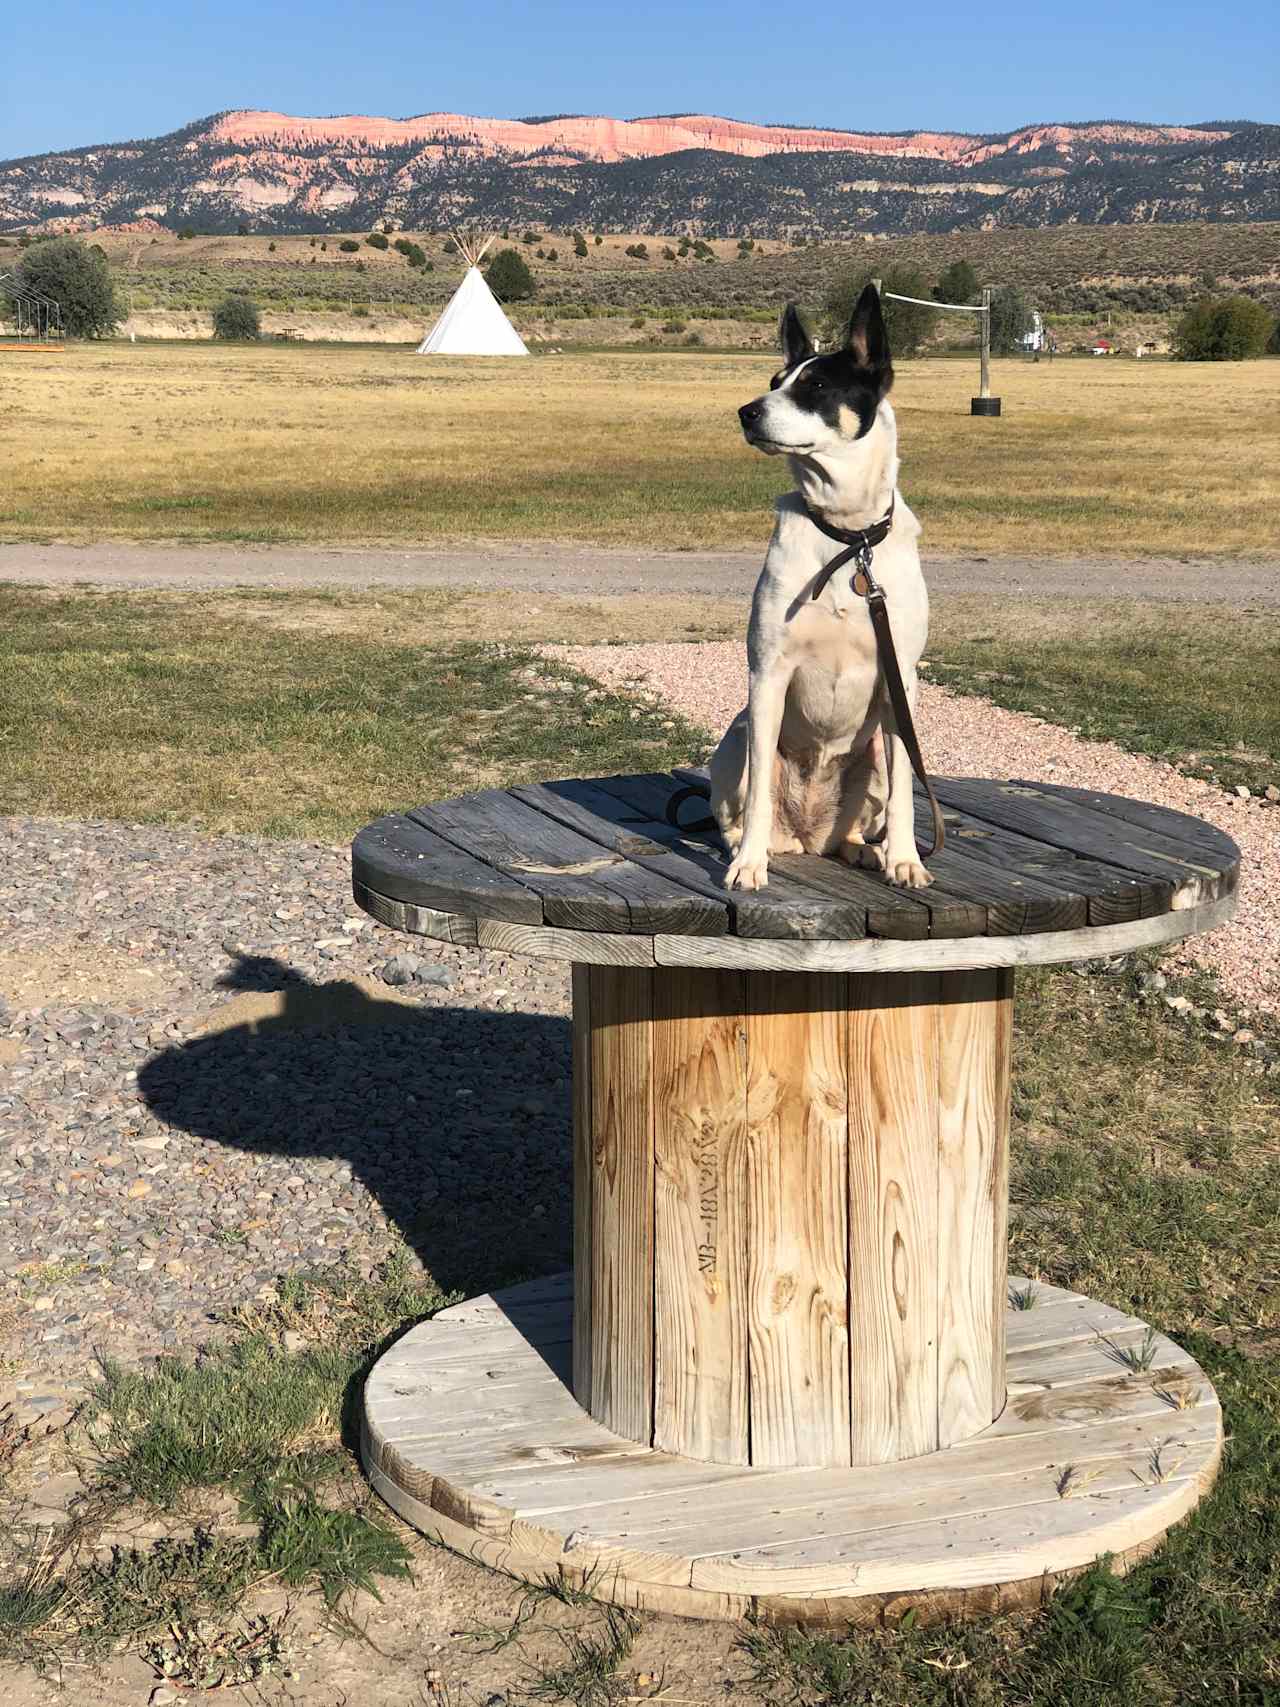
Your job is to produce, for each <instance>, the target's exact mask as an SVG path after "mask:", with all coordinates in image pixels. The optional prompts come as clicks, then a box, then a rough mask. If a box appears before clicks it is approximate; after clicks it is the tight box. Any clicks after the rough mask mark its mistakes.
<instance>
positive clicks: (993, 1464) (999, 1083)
mask: <svg viewBox="0 0 1280 1707" xmlns="http://www.w3.org/2000/svg"><path fill="white" fill-rule="evenodd" d="M693 774H694V773H687V774H686V773H680V774H678V775H676V776H669V775H638V776H616V777H605V778H599V779H592V780H576V779H575V780H569V781H563V782H551V783H545V784H537V785H531V786H527V787H519V788H513V789H510V790H506V791H501V790H487V791H484V792H481V793H476V794H471V795H467V796H464V797H462V798H461V799H456V800H449V801H444V802H441V803H438V804H433V805H429V806H424V807H421V808H420V809H418V810H416V811H413V812H410V813H408V814H406V815H396V816H393V817H388V818H383V819H380V820H379V821H378V822H377V823H375V824H372V825H370V826H369V827H368V828H367V829H365V830H363V831H361V833H360V834H359V836H357V838H356V841H355V845H354V849H353V871H354V887H355V896H356V899H357V901H358V902H359V904H360V905H361V906H362V907H363V908H365V909H366V911H368V912H369V913H371V914H372V915H373V916H374V917H375V918H376V919H379V920H380V921H381V922H382V923H384V924H386V925H390V926H392V927H393V928H396V929H399V930H404V931H411V932H416V933H419V934H421V935H425V936H429V937H435V938H437V939H439V940H442V941H445V942H451V943H457V944H467V945H474V946H478V947H482V948H491V949H497V950H502V951H505V952H508V953H523V954H534V955H547V956H551V957H553V958H557V959H562V960H568V961H571V962H572V963H573V1071H574V1269H573V1275H572V1278H570V1276H568V1275H561V1276H555V1277H552V1278H551V1279H549V1280H546V1281H538V1282H534V1283H532V1284H531V1285H528V1286H524V1287H514V1288H509V1289H508V1290H507V1291H505V1292H501V1293H495V1294H493V1295H491V1296H487V1297H485V1298H481V1299H473V1300H471V1301H469V1302H468V1303H466V1304H462V1305H458V1306H455V1307H454V1308H452V1309H449V1310H446V1311H444V1312H442V1313H441V1314H440V1315H439V1316H436V1317H435V1318H433V1319H432V1320H431V1321H430V1322H426V1323H423V1324H422V1325H421V1326H419V1327H417V1328H415V1329H413V1330H412V1331H411V1332H410V1333H409V1334H407V1335H406V1336H405V1337H404V1338H403V1339H402V1340H400V1341H399V1342H397V1344H396V1345H394V1346H393V1347H392V1348H391V1349H390V1350H389V1351H388V1352H387V1353H386V1354H385V1355H384V1356H383V1358H382V1359H381V1360H380V1361H379V1363H378V1364H377V1365H376V1367H375V1368H374V1370H373V1372H372V1374H371V1375H370V1377H369V1380H368V1383H367V1386H366V1391H365V1427H364V1443H363V1450H364V1458H365V1464H366V1467H367V1469H368V1472H369V1474H370V1476H371V1478H372V1480H373V1484H374V1486H375V1487H376V1488H377V1489H378V1491H379V1492H380V1493H381V1494H382V1495H383V1496H384V1497H385V1498H386V1499H387V1500H388V1501H389V1503H390V1504H391V1505H393V1506H394V1507H395V1508H396V1509H397V1510H398V1511H399V1512H400V1513H401V1514H402V1515H403V1516H404V1517H406V1518H407V1519H408V1520H409V1521H410V1522H411V1523H413V1524H415V1525H417V1527H419V1528H420V1529H422V1530H424V1531H425V1532H426V1533H428V1534H430V1535H433V1536H435V1537H437V1538H438V1539H440V1540H443V1541H444V1542H446V1543H447V1544H448V1545H450V1546H452V1547H456V1548H458V1549H460V1550H462V1551H464V1552H467V1553H469V1554H470V1555H472V1556H473V1557H475V1558H478V1559H481V1560H483V1561H484V1562H486V1563H489V1564H493V1565H499V1566H501V1567H503V1568H505V1569H507V1570H510V1571H512V1572H515V1573H516V1574H518V1575H524V1576H527V1577H531V1578H541V1577H544V1576H546V1575H547V1574H548V1573H554V1572H557V1571H558V1572H560V1573H561V1574H562V1575H564V1576H565V1577H566V1578H568V1579H571V1580H573V1581H575V1582H584V1581H590V1582H591V1583H592V1584H593V1585H594V1586H595V1589H596V1592H597V1593H599V1594H601V1595H602V1596H604V1597H605V1598H612V1599H615V1600H618V1601H622V1602H625V1603H627V1604H632V1605H639V1606H644V1607H651V1608H654V1609H658V1610H665V1611H672V1612H681V1613H686V1614H688V1615H691V1616H700V1617H730V1618H732V1617H738V1616H741V1615H742V1614H743V1613H744V1612H746V1611H749V1610H754V1611H756V1612H757V1613H759V1614H762V1615H764V1616H771V1617H789V1618H799V1619H815V1620H819V1619H824V1618H826V1619H830V1618H858V1619H862V1620H865V1619H867V1618H874V1617H882V1616H894V1615H895V1614H896V1612H898V1611H901V1610H905V1608H906V1607H907V1606H908V1605H912V1604H916V1605H921V1606H924V1607H927V1608H935V1609H936V1608H939V1607H943V1608H946V1609H948V1610H956V1609H966V1608H967V1609H970V1610H972V1609H976V1608H980V1607H981V1608H989V1607H994V1606H997V1605H1004V1604H1011V1603H1014V1602H1019V1603H1025V1602H1027V1601H1028V1600H1035V1599H1039V1597H1040V1596H1041V1594H1043V1593H1044V1592H1045V1590H1046V1585H1052V1583H1053V1582H1054V1581H1055V1580H1056V1579H1057V1578H1058V1577H1059V1576H1061V1575H1062V1574H1063V1573H1069V1572H1072V1571H1075V1570H1079V1569H1081V1568H1084V1567H1086V1566H1087V1565H1089V1564H1090V1563H1092V1562H1093V1561H1094V1560H1096V1559H1097V1558H1098V1557H1100V1556H1101V1555H1103V1554H1104V1553H1111V1554H1113V1555H1116V1556H1117V1557H1119V1558H1121V1559H1122V1560H1123V1559H1127V1558H1132V1557H1137V1556H1139V1555H1140V1554H1141V1553H1142V1552H1143V1551H1145V1550H1148V1549H1149V1548H1150V1547H1151V1546H1153V1545H1154V1544H1155V1543H1156V1541H1157V1540H1158V1538H1159V1537H1160V1536H1161V1535H1162V1534H1163V1533H1164V1531H1165V1530H1166V1529H1167V1528H1168V1527H1169V1525H1170V1524H1172V1523H1174V1522H1176V1521H1177V1520H1178V1518H1180V1517H1181V1516H1183V1515H1184V1514H1185V1513H1186V1512H1187V1511H1189V1510H1190V1509H1191V1508H1192V1507H1193V1506H1194V1505H1195V1503H1196V1501H1197V1500H1198V1499H1199V1498H1200V1496H1201V1495H1202V1493H1203V1492H1204V1490H1205V1489H1206V1488H1207V1487H1208V1485H1209V1483H1210V1482H1211V1480H1212V1477H1213V1475H1214V1473H1215V1470H1216V1466H1217V1461H1218V1456H1219V1452H1220V1446H1221V1420H1220V1415H1219V1411H1218V1405H1217V1399H1216V1396H1215V1394H1214V1392H1213V1388H1212V1386H1211V1385H1210V1383H1209V1382H1208V1380H1207V1378H1206V1377H1205V1376H1204V1374H1203V1373H1202V1371H1201V1370H1200V1369H1199V1368H1198V1367H1197V1366H1196V1364H1195V1363H1194V1362H1193V1361H1192V1359H1191V1358H1190V1357H1189V1356H1188V1355H1187V1354H1186V1353H1185V1352H1184V1351H1182V1350H1181V1349H1180V1348H1179V1347H1177V1346H1176V1345H1174V1344H1173V1343H1172V1342H1171V1341H1169V1340H1167V1339H1165V1338H1163V1337H1162V1336H1160V1335H1158V1334H1153V1333H1152V1331H1151V1330H1149V1329H1148V1327H1147V1325H1146V1324H1145V1323H1143V1322H1140V1321H1138V1320H1136V1319H1135V1318H1133V1317H1132V1316H1129V1315H1127V1314H1126V1313H1125V1312H1124V1311H1122V1310H1119V1309H1115V1308H1111V1307H1109V1306H1107V1305H1104V1304H1101V1303H1097V1302H1094V1301H1091V1300H1089V1299H1087V1298H1082V1297H1080V1296H1079V1295H1077V1294H1074V1293H1070V1292H1065V1291H1062V1290H1060V1289H1058V1288H1055V1287H1052V1286H1048V1285H1038V1286H1028V1285H1026V1284H1025V1283H1022V1282H1016V1281H1015V1282H1014V1283H1012V1285H1011V1284H1010V1282H1009V1280H1008V1277H1007V1275H1006V1212H1007V1197H1008V1184H1007V1179H1008V1170H1007V1158H1008V1130H1009V1056H1010V1027H1011V1016H1012V1001H1013V972H1014V968H1015V967H1017V966H1020V965H1044V964H1051V963H1054V962H1062V961H1079V960H1084V959H1087V958H1090V957H1094V956H1099V955H1110V954H1115V953H1123V952H1127V951H1129V950H1132V949H1138V948H1143V947H1148V946H1152V945H1156V944H1162V943H1169V942H1173V941H1176V940H1177V939H1178V938H1181V937H1186V936H1189V935H1191V934H1193V933H1195V932H1198V931H1206V930H1211V929H1213V928H1214V927H1215V926H1217V925H1219V924H1221V923H1222V922H1224V921H1225V920H1226V919H1228V918H1229V917H1230V916H1231V914H1232V912H1233V911H1234V908H1235V885H1236V877H1237V873H1238V868H1239V851H1238V849H1237V848H1236V846H1235V844H1234V843H1233V842H1232V841H1231V840H1230V839H1229V838H1228V837H1227V836H1225V835H1223V834H1222V833H1221V832H1220V831H1218V830H1216V829H1214V828H1213V827H1212V826H1211V825H1208V824H1205V823H1203V822H1202V821H1200V820H1198V819H1195V818H1190V817H1187V816H1185V815H1183V814H1181V813H1177V812H1172V811H1169V810H1167V809H1166V808H1163V807H1158V806H1151V805H1147V804H1144V803H1142V802H1139V801H1132V800H1125V799H1120V798H1118V797H1116V796H1112V795H1105V794H1098V793H1092V792H1087V791H1083V790H1078V789H1072V788H1064V787H1058V786H1051V785H1048V784H1041V783H1027V782H990V781H980V780H974V779H972V778H958V779H939V780H938V781H937V785H936V786H937V793H938V796H939V799H940V800H941V801H942V803H943V806H944V808H945V812H946V825H947V845H946V848H945V849H944V851H943V852H942V853H941V854H939V855H938V856H937V857H936V858H935V859H934V860H932V861H931V862H930V869H931V870H932V872H933V874H934V878H935V881H934V883H933V884H932V885H931V887H929V888H928V889H926V890H918V891H904V890H899V889H895V888H893V887H891V886H890V885H888V884H887V883H886V882H885V881H884V879H883V878H882V877H880V876H878V875H877V874H874V873H869V872H865V871H860V870H854V869H851V868H849V867H847V866H845V865H843V864H841V863H840V862H838V861H834V860H829V859H818V858H814V857H810V856H801V855H790V856H785V857H782V858H778V859H775V860H774V861H773V862H772V865H771V869H770V881H769V885H768V887H767V888H766V889H763V890H760V891H758V892H738V891H734V892H727V891H726V890H725V889H724V887H723V880H724V871H725V863H726V862H725V858H724V855H723V852H722V850H721V847H720V844H719V841H718V839H717V838H716V837H715V836H712V835H705V834H691V833H689V832H685V831H681V830H678V829H675V828H673V827H672V826H671V825H670V824H668V822H667V820H666V805H667V802H668V800H669V799H670V797H671V794H672V793H673V791H674V790H675V789H676V788H677V787H678V786H680V784H681V783H682V782H683V781H686V780H688V779H689V777H690V776H692V775H693ZM922 804H923V803H922V802H919V801H918V802H917V805H918V807H920V806H922ZM687 810H688V808H686V811H687Z"/></svg>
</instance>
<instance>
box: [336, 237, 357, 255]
mask: <svg viewBox="0 0 1280 1707" xmlns="http://www.w3.org/2000/svg"><path fill="white" fill-rule="evenodd" d="M338 247H339V249H341V250H342V253H343V254H344V255H354V254H355V253H356V252H357V250H358V249H359V247H360V245H359V244H358V243H357V242H356V240H355V238H354V237H344V238H343V239H342V242H341V243H339V245H338Z"/></svg>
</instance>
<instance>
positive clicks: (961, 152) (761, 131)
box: [192, 111, 1229, 166]
mask: <svg viewBox="0 0 1280 1707" xmlns="http://www.w3.org/2000/svg"><path fill="white" fill-rule="evenodd" d="M1228 134H1229V132H1227V131H1220V132H1209V131H1194V130H1187V129H1183V128H1180V127H1178V126H1175V125H1120V124H1102V125H1043V126H1038V127H1033V128H1031V129H1027V130H1022V131H1016V132H1015V133H1014V134H1013V135H1012V136H1010V137H1008V138H1002V139H1001V140H1000V141H998V142H995V143H982V142H980V141H979V140H978V139H977V138H975V137H971V136H959V135H954V134H950V133H948V132H945V131H944V132H937V131H913V132H910V133H908V134H905V135H902V136H888V135H878V134H874V133H863V132H859V131H847V130H813V129H806V128H803V127H792V126H784V125H758V124H746V123H743V122H741V121H739V120H737V119H721V118H713V117H710V116H708V115H706V114H703V113H686V114H681V115H679V116H676V117H671V118H648V119H611V118H563V119H548V120H546V121H545V122H543V123H539V124H528V123H525V122H523V121H521V120H518V119H481V118H471V117H468V116H467V115H466V114H464V113H423V114H422V115H421V116H419V117H418V118H412V119H384V118H367V117H362V116H354V115H353V116H347V117H342V118H329V119H312V118H291V117H289V115H287V114H285V113H267V112H253V111H243V112H235V113H227V114H225V115H224V116H223V117H222V118H221V119H219V120H218V121H217V123H216V124H214V125H213V126H212V127H211V128H210V130H209V131H208V132H207V133H206V137H205V138H204V139H202V140H214V141H219V142H227V143H235V144H239V145H240V146H242V147H245V146H251V145H254V144H262V143H267V144H269V145H270V146H272V147H274V148H288V147H290V146H314V145H316V144H322V145H323V144H326V143H327V144H331V145H346V146H347V147H351V146H352V145H355V146H357V147H359V146H364V147H370V148H383V147H389V146H400V145H403V144H405V143H417V144H419V145H424V144H425V145H432V144H436V145H441V144H445V143H448V144H451V145H453V146H455V147H456V146H458V145H463V146H469V147H472V148H474V149H475V150H476V151H477V152H478V153H480V154H511V155H517V156H525V155H530V154H535V153H540V152H542V151H544V150H546V151H551V152H553V153H554V154H556V155H559V156H567V157H570V158H576V159H585V160H597V161H602V162H606V163H607V162H612V161H617V160H634V159H647V158H649V157H651V156H653V155H658V154H675V153H678V152H680V151H682V150H684V149H689V148H709V149H713V150H715V151H716V152H718V153H724V154H738V155H751V156H758V155H764V154H780V153H796V152H804V153H847V154H885V155H896V156H899V157H902V158H913V159H926V160H928V159H932V160H945V161H950V162H954V163H955V164H957V165H964V166H973V165H978V164H980V163H981V162H982V161H984V160H990V159H992V158H993V157H995V156H996V155H1000V154H1005V153H1016V154H1026V153H1033V152H1035V151H1036V150H1037V149H1040V148H1051V149H1057V150H1058V151H1059V152H1064V153H1065V152H1067V151H1068V150H1069V149H1070V148H1071V147H1072V145H1074V144H1079V143H1081V142H1089V141H1098V142H1135V143H1139V144H1141V143H1143V142H1152V143H1166V144H1167V143H1171V142H1191V141H1196V140H1200V141H1205V142H1212V141H1217V140H1219V139H1220V138H1221V137H1224V136H1227V135H1228ZM192 146H195V145H194V144H192Z"/></svg>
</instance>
